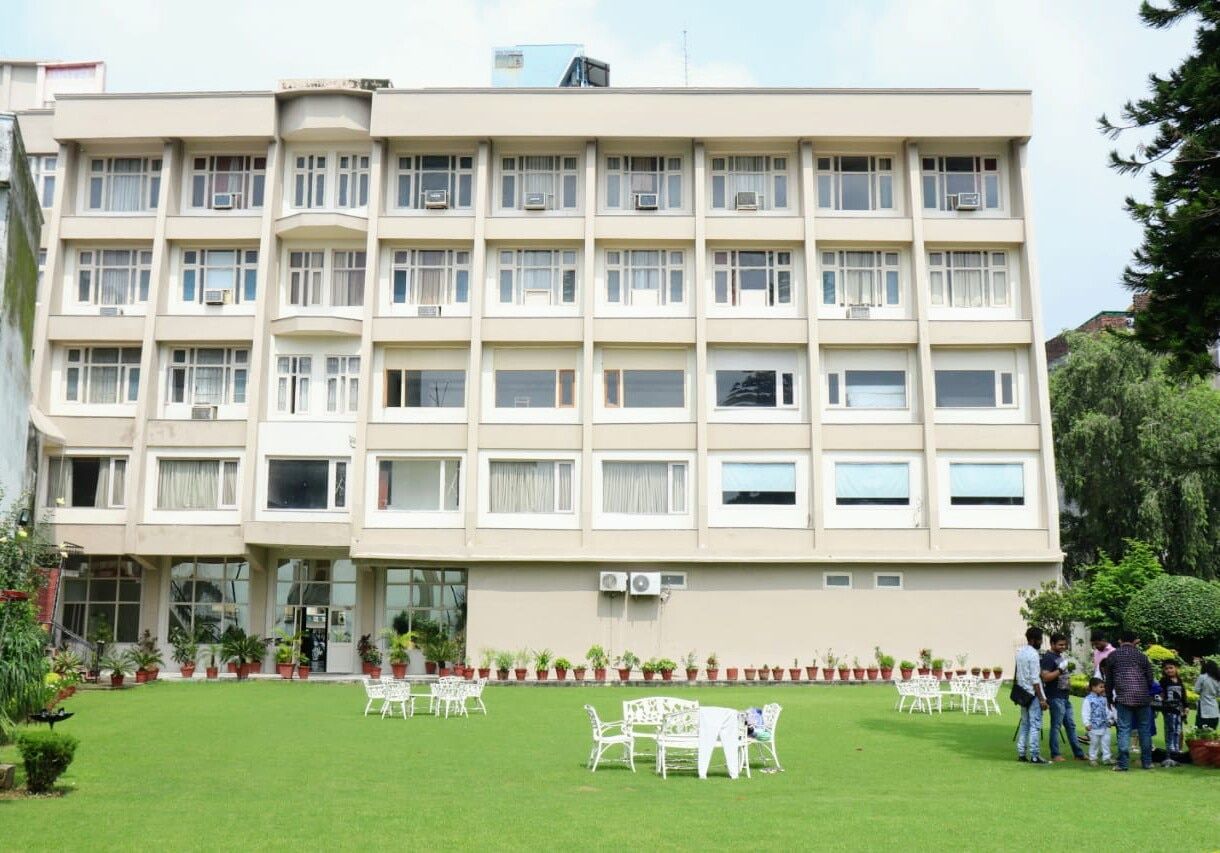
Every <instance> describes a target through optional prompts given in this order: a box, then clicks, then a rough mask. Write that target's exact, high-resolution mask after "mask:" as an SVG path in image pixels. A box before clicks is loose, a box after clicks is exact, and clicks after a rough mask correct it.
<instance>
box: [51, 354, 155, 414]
mask: <svg viewBox="0 0 1220 853" xmlns="http://www.w3.org/2000/svg"><path fill="white" fill-rule="evenodd" d="M139 390H140V348H139V347H83V348H80V347H69V348H68V352H67V354H66V356H65V367H64V399H65V400H66V401H68V402H72V403H90V404H103V403H134V402H135V401H136V397H137V396H138V395H139Z"/></svg>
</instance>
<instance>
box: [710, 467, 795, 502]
mask: <svg viewBox="0 0 1220 853" xmlns="http://www.w3.org/2000/svg"><path fill="white" fill-rule="evenodd" d="M720 501H721V503H722V504H724V505H725V506H755V505H757V506H795V505H796V463H794V462H724V463H721V465H720Z"/></svg>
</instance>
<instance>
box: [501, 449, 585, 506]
mask: <svg viewBox="0 0 1220 853" xmlns="http://www.w3.org/2000/svg"><path fill="white" fill-rule="evenodd" d="M572 468H573V463H571V462H562V461H554V460H550V459H542V460H522V461H517V460H507V459H503V460H501V459H493V460H491V462H490V465H489V468H488V471H489V474H490V477H489V482H488V493H489V495H490V503H489V508H490V511H491V512H497V513H500V512H504V513H548V512H549V513H553V512H571V511H572Z"/></svg>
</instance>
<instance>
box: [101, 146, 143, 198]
mask: <svg viewBox="0 0 1220 853" xmlns="http://www.w3.org/2000/svg"><path fill="white" fill-rule="evenodd" d="M143 183H144V174H143V161H142V160H141V159H140V158H139V157H115V158H114V160H113V164H112V171H111V175H110V206H109V207H108V208H107V210H114V211H131V210H139V209H140V208H141V204H140V202H141V191H140V190H141V187H142V186H143Z"/></svg>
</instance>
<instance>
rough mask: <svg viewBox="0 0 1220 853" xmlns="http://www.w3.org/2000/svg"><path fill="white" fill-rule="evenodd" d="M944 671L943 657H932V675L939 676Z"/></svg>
mask: <svg viewBox="0 0 1220 853" xmlns="http://www.w3.org/2000/svg"><path fill="white" fill-rule="evenodd" d="M944 673H945V660H944V658H932V675H933V676H935V677H936V678H940V677H941V676H942V675H944Z"/></svg>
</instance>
